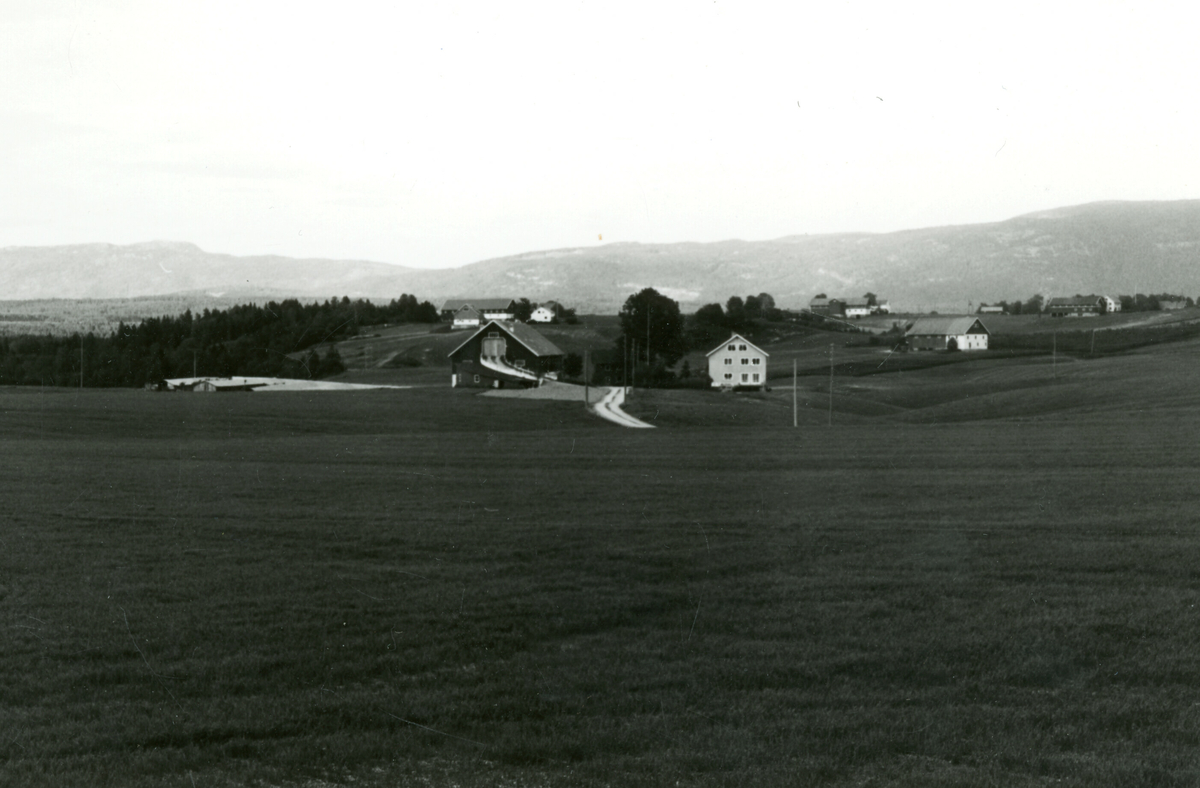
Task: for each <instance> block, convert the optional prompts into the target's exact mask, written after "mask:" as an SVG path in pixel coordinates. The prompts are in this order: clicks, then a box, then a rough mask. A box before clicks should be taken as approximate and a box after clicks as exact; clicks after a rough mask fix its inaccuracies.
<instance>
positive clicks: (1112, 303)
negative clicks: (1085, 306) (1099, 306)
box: [1100, 296, 1121, 315]
mask: <svg viewBox="0 0 1200 788" xmlns="http://www.w3.org/2000/svg"><path fill="white" fill-rule="evenodd" d="M1100 298H1101V299H1102V300H1103V301H1104V314H1106V315H1111V314H1112V313H1113V312H1120V311H1121V299H1119V298H1113V297H1112V296H1100Z"/></svg>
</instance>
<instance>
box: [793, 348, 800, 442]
mask: <svg viewBox="0 0 1200 788" xmlns="http://www.w3.org/2000/svg"><path fill="white" fill-rule="evenodd" d="M792 426H793V427H799V426H800V423H799V421H797V416H796V359H792Z"/></svg>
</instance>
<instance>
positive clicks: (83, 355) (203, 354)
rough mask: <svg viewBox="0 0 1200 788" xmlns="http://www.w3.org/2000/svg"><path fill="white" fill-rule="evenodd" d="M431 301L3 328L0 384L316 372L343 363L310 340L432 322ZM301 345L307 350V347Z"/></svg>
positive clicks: (243, 309)
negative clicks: (100, 329) (96, 326)
mask: <svg viewBox="0 0 1200 788" xmlns="http://www.w3.org/2000/svg"><path fill="white" fill-rule="evenodd" d="M437 320H438V314H437V309H436V308H435V307H434V306H433V305H432V304H430V303H429V302H428V301H422V302H419V301H418V300H417V297H416V296H412V295H402V296H401V297H400V298H399V299H397V300H393V301H391V302H390V303H389V304H387V305H386V306H377V305H375V304H372V303H371V302H369V301H362V300H358V301H351V300H350V299H349V298H345V297H344V298H342V299H341V300H340V301H339V300H336V299H334V300H331V301H325V302H324V303H321V304H301V303H300V302H298V301H296V300H285V301H283V302H281V303H275V302H274V301H272V302H270V303H267V304H265V305H263V306H257V305H254V304H248V305H244V306H236V307H233V308H231V309H227V310H211V311H210V310H208V309H205V310H204V311H203V312H202V313H200V314H198V315H193V314H192V312H191V311H187V312H185V313H184V314H183V315H180V316H178V317H160V318H151V319H149V320H143V321H142V322H140V323H138V324H137V325H125V324H123V323H122V324H121V325H119V326H118V328H117V330H116V331H114V332H113V333H112V334H110V335H108V336H96V335H95V334H87V335H82V336H81V335H79V334H76V335H74V336H71V337H52V336H28V335H27V336H16V337H4V338H0V384H8V385H13V384H16V385H46V386H78V385H83V386H143V385H145V384H147V383H156V382H157V381H160V380H162V379H164V378H176V377H190V376H192V375H193V373H194V374H198V375H213V376H222V377H224V376H230V375H250V376H264V377H290V378H319V377H325V376H327V375H331V374H336V373H338V372H341V371H342V369H343V367H342V363H341V359H340V358H339V357H338V355H337V351H336V350H335V349H333V348H332V347H330V348H329V349H328V350H326V351H325V352H324V354H319V353H318V352H317V350H316V346H318V345H320V344H322V343H326V342H331V341H333V340H338V339H345V338H348V337H351V336H354V335H356V334H357V333H358V331H359V328H360V326H368V325H378V324H381V323H414V322H421V323H436V322H437ZM305 350H307V351H308V352H307V353H304V352H303V351H305Z"/></svg>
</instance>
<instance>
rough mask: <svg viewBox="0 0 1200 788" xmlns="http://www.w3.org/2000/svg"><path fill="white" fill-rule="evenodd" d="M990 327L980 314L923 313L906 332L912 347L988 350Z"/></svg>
mask: <svg viewBox="0 0 1200 788" xmlns="http://www.w3.org/2000/svg"><path fill="white" fill-rule="evenodd" d="M989 336H991V332H989V331H988V330H987V326H985V325H984V324H983V323H982V322H981V321H980V320H979V318H976V317H970V316H968V317H921V318H917V320H916V321H915V322H914V323H913V324H912V325H911V326H909V328H908V330H907V331H906V332H905V333H904V338H905V340H906V341H907V343H908V349H909V350H987V349H988V337H989Z"/></svg>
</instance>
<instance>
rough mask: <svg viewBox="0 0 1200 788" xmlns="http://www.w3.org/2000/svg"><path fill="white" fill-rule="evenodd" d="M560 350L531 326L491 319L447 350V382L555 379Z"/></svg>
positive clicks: (489, 384)
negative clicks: (448, 370)
mask: <svg viewBox="0 0 1200 788" xmlns="http://www.w3.org/2000/svg"><path fill="white" fill-rule="evenodd" d="M562 363H563V352H562V351H561V350H559V349H558V347H557V346H556V345H555V344H554V343H553V342H551V341H550V340H549V339H546V337H544V336H542V335H541V334H539V333H538V332H537V330H536V329H534V328H533V327H532V326H528V325H526V324H524V323H519V322H515V321H513V322H508V321H503V320H491V321H488V323H487V324H486V325H484V326H483V327H482V328H480V329H479V330H478V331H476V332H475V333H474V334H472V335H471V337H470V338H469V339H468V340H467V341H466V342H463V343H462V344H461V345H459V346H458V347H456V348H455V349H454V350H453V351H451V353H450V385H451V386H453V387H455V388H458V387H467V388H506V387H512V386H520V387H524V388H532V387H534V386H540V385H541V384H542V383H543V382H544V381H546V380H557V379H558V376H559V373H561V372H562Z"/></svg>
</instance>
